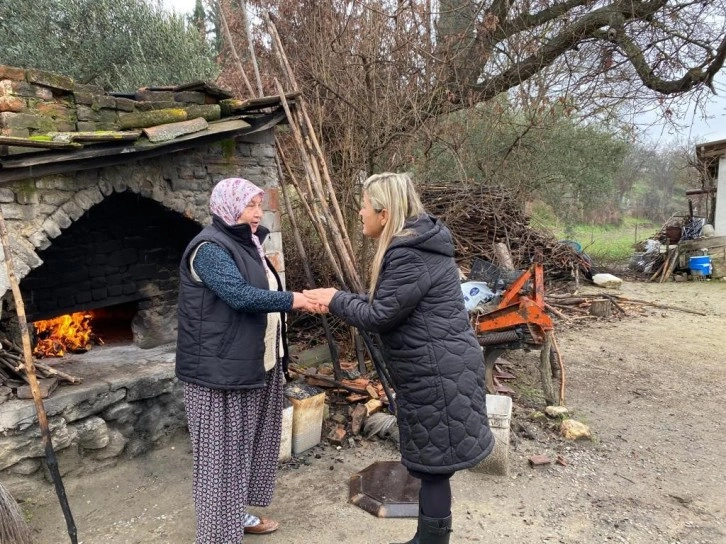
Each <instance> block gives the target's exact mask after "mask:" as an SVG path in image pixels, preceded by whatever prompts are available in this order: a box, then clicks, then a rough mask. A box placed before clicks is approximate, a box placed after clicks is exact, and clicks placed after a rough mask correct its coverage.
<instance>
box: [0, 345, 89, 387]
mask: <svg viewBox="0 0 726 544" xmlns="http://www.w3.org/2000/svg"><path fill="white" fill-rule="evenodd" d="M34 365H35V373H36V376H37V377H38V380H39V382H40V390H41V393H42V397H43V398H46V397H48V396H50V395H51V393H53V391H54V390H55V388H56V387H57V386H58V385H59V384H60V383H72V384H73V383H81V382H82V381H83V380H82V379H81V378H78V377H76V376H72V375H70V374H68V373H66V372H63V371H61V370H58V369H56V368H53V367H52V366H50V365H47V364H45V363H41V362H40V361H38V360H35V361H34ZM28 383H29V380H28V376H27V374H26V371H25V366H24V363H23V350H22V348H21V347H20V346H18V345H17V344H16V343H15V342H13V341H11V340H9V339H7V338H0V387H6V388H8V389H9V390H10V391H11V392H12V393H13V394H14V395H15V396H16V397H17V398H20V399H30V398H32V394H31V391H30V388H29V386H28Z"/></svg>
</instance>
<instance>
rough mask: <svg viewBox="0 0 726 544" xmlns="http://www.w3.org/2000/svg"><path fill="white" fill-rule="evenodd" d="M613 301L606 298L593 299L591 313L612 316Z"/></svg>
mask: <svg viewBox="0 0 726 544" xmlns="http://www.w3.org/2000/svg"><path fill="white" fill-rule="evenodd" d="M612 306H613V303H612V301H611V300H609V299H604V300H593V301H592V302H591V303H590V315H596V316H598V317H610V315H611V314H612V311H613V309H612Z"/></svg>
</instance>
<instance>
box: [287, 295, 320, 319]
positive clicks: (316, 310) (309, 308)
mask: <svg viewBox="0 0 726 544" xmlns="http://www.w3.org/2000/svg"><path fill="white" fill-rule="evenodd" d="M292 309H293V310H302V311H304V312H310V313H313V314H326V313H328V306H327V305H325V304H320V303H318V302H315V301H313V300H310V299H309V298H308V297H307V295H305V294H304V293H293V294H292Z"/></svg>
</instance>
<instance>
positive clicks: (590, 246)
mask: <svg viewBox="0 0 726 544" xmlns="http://www.w3.org/2000/svg"><path fill="white" fill-rule="evenodd" d="M660 227H661V225H655V224H654V223H650V222H648V221H642V220H641V221H636V220H635V219H632V218H627V219H626V220H625V221H624V222H623V224H622V225H619V226H610V225H576V226H575V227H574V228H573V229H570V230H569V231H568V233H567V234H565V228H564V227H563V226H558V225H555V226H549V227H548V228H549V229H550V230H551V231H552V232H554V233H555V235H556V236H557V237H558V238H559V239H560V240H565V239H567V240H574V241H575V242H578V243H579V244H580V245H581V246H582V250H583V251H584V252H585V253H587V254H588V255H590V256H591V257H592V258H593V259H594V260H595V261H598V262H601V263H614V262H622V261H627V260H628V259H629V258H630V256H631V255H632V254H633V251H634V249H633V244H634V243H636V242H640V241H642V240H645V239H646V238H648V237H649V236H651V235H652V234H654V233H656V232H657V231H658V230H660Z"/></svg>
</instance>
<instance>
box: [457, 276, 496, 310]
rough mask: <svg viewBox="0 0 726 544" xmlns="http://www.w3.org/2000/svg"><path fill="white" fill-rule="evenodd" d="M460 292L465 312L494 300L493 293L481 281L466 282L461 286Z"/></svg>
mask: <svg viewBox="0 0 726 544" xmlns="http://www.w3.org/2000/svg"><path fill="white" fill-rule="evenodd" d="M461 292H462V294H463V295H464V306H465V307H466V309H467V310H473V309H474V308H476V307H477V306H479V305H480V304H484V303H486V302H489V301H490V300H491V299H493V298H494V293H493V292H492V290H491V289H489V286H488V285H487V284H486V283H484V282H483V281H466V282H464V283H462V284H461Z"/></svg>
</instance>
